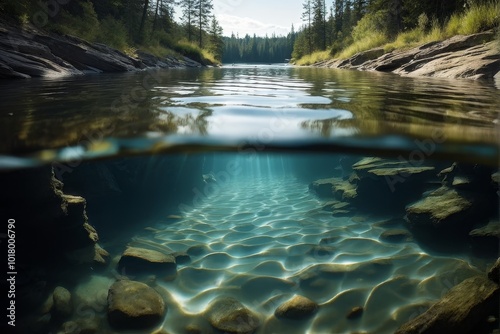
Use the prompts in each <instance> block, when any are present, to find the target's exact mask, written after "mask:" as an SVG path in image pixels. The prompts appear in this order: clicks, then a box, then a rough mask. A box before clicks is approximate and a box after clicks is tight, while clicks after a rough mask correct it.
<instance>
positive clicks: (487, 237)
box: [469, 220, 500, 256]
mask: <svg viewBox="0 0 500 334" xmlns="http://www.w3.org/2000/svg"><path fill="white" fill-rule="evenodd" d="M469 236H470V239H471V243H472V246H473V247H474V249H475V250H478V251H480V252H482V253H483V254H487V255H493V256H495V255H496V254H498V252H499V251H500V222H499V221H498V220H496V221H490V222H489V223H488V224H487V225H486V226H483V227H480V228H477V229H474V230H472V231H471V232H470V233H469Z"/></svg>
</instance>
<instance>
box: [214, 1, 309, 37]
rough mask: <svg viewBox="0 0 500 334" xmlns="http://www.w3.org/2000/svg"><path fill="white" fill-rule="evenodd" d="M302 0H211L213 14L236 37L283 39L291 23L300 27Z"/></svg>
mask: <svg viewBox="0 0 500 334" xmlns="http://www.w3.org/2000/svg"><path fill="white" fill-rule="evenodd" d="M302 2H303V0H214V13H215V15H216V16H217V19H218V20H219V23H220V25H221V26H222V28H223V29H224V35H226V36H229V35H231V32H234V33H235V34H236V33H238V34H239V36H240V37H243V36H245V34H247V33H248V34H250V35H253V34H254V33H255V34H256V35H257V36H265V35H266V33H267V34H268V35H269V36H270V35H271V34H272V33H273V32H275V33H276V34H277V35H285V34H287V33H288V32H290V28H291V26H292V23H293V24H294V25H295V27H296V28H298V26H297V25H300V24H301V23H300V22H301V20H300V17H301V13H302Z"/></svg>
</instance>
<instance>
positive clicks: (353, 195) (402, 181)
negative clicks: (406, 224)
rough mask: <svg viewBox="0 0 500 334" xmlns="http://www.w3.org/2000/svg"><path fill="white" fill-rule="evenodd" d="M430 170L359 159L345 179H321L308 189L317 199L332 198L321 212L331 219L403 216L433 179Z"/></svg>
mask: <svg viewBox="0 0 500 334" xmlns="http://www.w3.org/2000/svg"><path fill="white" fill-rule="evenodd" d="M435 174H436V172H435V167H433V166H418V167H415V166H412V165H410V164H409V163H408V162H405V161H400V160H391V159H381V158H363V159H361V160H359V161H358V162H357V163H355V164H354V165H352V173H351V175H350V177H349V178H347V179H344V178H330V179H321V180H317V181H315V182H313V183H312V184H310V185H309V188H310V189H311V190H312V191H315V192H316V194H318V196H320V197H325V198H335V199H336V201H334V202H330V203H327V204H326V205H325V206H324V209H325V210H329V211H332V212H333V214H334V215H343V214H349V213H350V212H351V211H352V207H354V208H356V209H357V211H369V212H391V213H393V212H399V211H401V212H403V211H404V208H405V206H406V205H407V204H408V203H409V202H411V201H414V200H417V199H418V198H419V197H420V196H421V194H422V193H423V191H424V190H425V187H426V184H427V182H428V181H429V180H430V179H432V178H434V177H435V176H436V175H435Z"/></svg>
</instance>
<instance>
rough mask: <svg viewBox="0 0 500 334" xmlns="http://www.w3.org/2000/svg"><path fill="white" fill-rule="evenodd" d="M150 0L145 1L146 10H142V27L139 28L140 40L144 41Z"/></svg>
mask: <svg viewBox="0 0 500 334" xmlns="http://www.w3.org/2000/svg"><path fill="white" fill-rule="evenodd" d="M148 8H149V0H144V9H143V10H142V19H141V26H140V28H139V38H140V39H142V38H143V36H142V34H143V32H144V25H145V23H146V18H147V17H148Z"/></svg>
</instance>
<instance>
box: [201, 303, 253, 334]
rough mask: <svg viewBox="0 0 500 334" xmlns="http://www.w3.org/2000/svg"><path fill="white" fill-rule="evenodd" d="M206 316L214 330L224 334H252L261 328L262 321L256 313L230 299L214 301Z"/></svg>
mask: <svg viewBox="0 0 500 334" xmlns="http://www.w3.org/2000/svg"><path fill="white" fill-rule="evenodd" d="M205 316H206V318H207V319H208V321H209V322H210V324H211V325H212V326H213V327H214V328H216V329H218V330H220V331H222V332H224V333H231V334H251V333H253V332H254V331H255V330H256V329H257V328H258V327H259V326H260V319H259V317H258V316H257V315H256V314H255V313H253V312H252V311H250V310H249V309H247V308H246V307H245V306H244V305H243V304H241V303H240V302H239V301H237V300H236V299H234V298H230V297H220V298H217V299H215V300H213V301H212V302H211V303H210V304H209V306H208V309H207V311H206V312H205Z"/></svg>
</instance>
